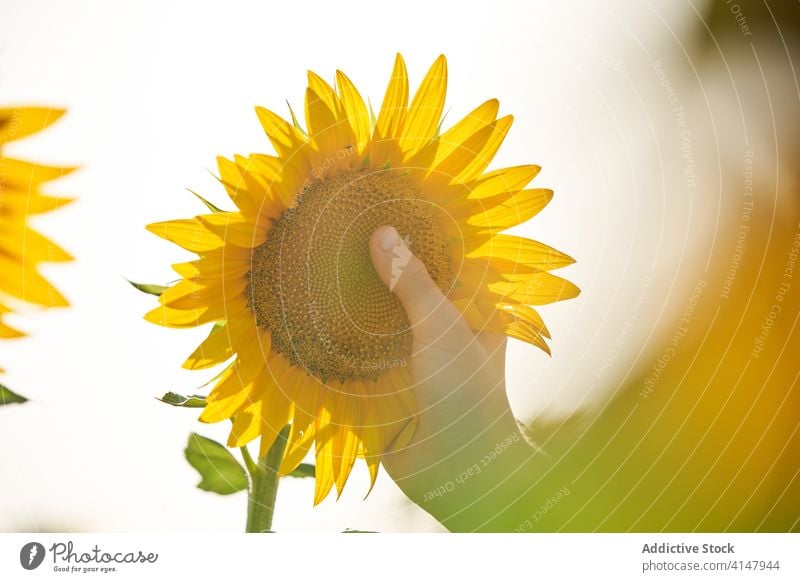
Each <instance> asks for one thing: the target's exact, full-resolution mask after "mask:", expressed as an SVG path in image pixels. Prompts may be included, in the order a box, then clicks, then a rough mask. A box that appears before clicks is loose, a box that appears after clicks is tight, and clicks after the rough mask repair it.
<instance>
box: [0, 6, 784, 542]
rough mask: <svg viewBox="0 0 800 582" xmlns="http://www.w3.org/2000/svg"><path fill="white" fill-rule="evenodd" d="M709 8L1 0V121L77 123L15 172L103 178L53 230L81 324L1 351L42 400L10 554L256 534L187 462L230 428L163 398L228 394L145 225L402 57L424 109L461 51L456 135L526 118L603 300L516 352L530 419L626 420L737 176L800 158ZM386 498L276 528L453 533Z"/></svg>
mask: <svg viewBox="0 0 800 582" xmlns="http://www.w3.org/2000/svg"><path fill="white" fill-rule="evenodd" d="M706 8H707V3H706V2H703V1H696V2H681V3H676V2H638V1H634V0H631V1H627V2H622V1H619V0H615V1H611V2H609V1H605V2H584V1H578V0H571V1H567V2H559V3H553V2H545V1H540V2H529V1H516V2H514V1H500V2H491V3H490V2H486V1H484V2H459V3H457V4H456V3H434V2H429V1H428V2H422V1H416V0H415V1H408V2H404V3H401V4H397V3H395V4H392V5H391V7H389V6H387V7H383V6H381V5H380V4H378V3H374V2H356V1H351V0H339V1H337V2H333V3H327V2H316V3H313V2H312V3H291V2H284V3H266V2H225V3H217V4H216V5H211V3H197V2H182V3H177V2H176V3H166V2H125V3H110V2H104V1H102V0H82V1H76V2H58V1H56V0H48V1H37V2H31V1H28V0H0V18H2V21H3V22H4V25H3V29H4V32H3V36H2V37H0V105H13V104H43V105H52V106H57V107H65V108H67V109H68V113H67V115H66V116H65V117H64V118H63V119H62V120H61V121H59V122H58V124H56V125H55V126H53V127H52V128H50V129H48V130H47V131H46V132H44V133H42V134H40V135H37V136H34V137H32V138H30V139H27V140H25V141H24V142H20V143H18V144H17V143H15V144H12V145H11V147H9V148H8V149H7V151H6V153H7V154H8V155H11V156H16V157H24V158H28V159H32V160H36V161H41V162H50V163H60V164H70V165H72V164H76V165H80V166H81V170H80V171H79V172H77V173H76V174H74V175H73V176H70V177H68V178H65V179H63V180H60V181H59V182H58V183H55V184H53V186H52V191H53V192H61V193H68V194H70V195H74V196H75V197H76V198H77V201H76V202H75V203H74V204H72V205H70V206H68V207H66V208H64V209H62V210H60V211H58V212H56V213H53V214H51V215H46V216H42V217H37V218H36V219H35V223H34V224H35V225H36V226H37V227H38V228H40V229H41V230H42V231H43V232H44V233H46V234H47V235H49V236H51V237H52V238H53V239H54V240H56V241H58V242H59V243H60V244H61V245H62V246H63V247H65V248H66V249H67V250H68V251H70V252H71V253H72V254H74V256H75V257H76V259H77V260H76V261H75V262H74V263H68V264H59V265H54V266H51V265H48V266H46V267H45V272H46V274H47V276H48V277H49V278H51V280H52V281H53V282H54V283H55V284H56V285H57V287H58V288H59V289H60V290H62V291H63V293H64V294H65V296H67V297H68V298H69V300H70V301H71V303H72V306H71V307H70V308H69V309H66V310H60V311H53V312H47V313H32V312H30V311H28V312H26V313H23V314H22V316H18V317H17V318H16V319H15V321H16V322H17V324H18V325H19V326H20V327H21V328H22V329H25V330H28V331H30V337H29V338H27V339H25V340H20V341H16V342H5V343H4V344H3V345H2V346H0V362H2V364H3V366H4V367H5V368H6V369H7V375H6V376H5V382H6V383H7V384H8V385H9V386H11V387H13V388H14V389H15V390H18V391H19V392H21V393H23V394H25V395H26V396H28V397H29V398H31V402H30V403H28V404H26V405H24V406H14V407H7V409H2V410H0V442H2V443H4V444H3V448H2V453H0V455H1V456H0V476H1V477H0V483H2V485H0V487H1V488H2V489H1V491H2V494H0V530H8V531H15V530H20V529H30V530H48V529H55V530H64V529H67V530H147V531H149V530H168V531H176V530H196V529H208V530H230V531H241V530H242V528H243V524H244V512H245V503H246V499H245V494H243V493H240V494H237V495H234V496H230V497H227V498H222V497H219V496H216V495H212V494H209V493H204V492H202V491H199V490H197V489H195V484H196V482H197V481H198V477H197V475H196V474H195V473H194V471H193V470H192V469H191V468H190V467H189V466H188V464H187V463H186V462H185V461H184V459H183V455H182V451H183V448H184V446H185V443H186V439H187V435H188V433H189V432H190V431H192V430H197V431H198V432H201V433H202V434H205V435H208V436H212V437H216V438H219V439H224V435H225V433H226V431H227V426H213V427H209V426H205V425H200V424H199V423H196V421H195V418H196V411H192V410H180V409H174V408H171V407H169V406H167V405H163V404H160V403H159V402H157V401H156V400H155V398H154V397H155V396H158V395H160V394H162V393H164V392H166V391H168V390H174V391H176V392H181V393H192V392H195V391H196V390H197V387H199V386H200V385H201V384H203V383H204V382H205V381H206V380H207V379H208V378H209V377H210V376H211V374H203V373H200V372H187V371H183V370H181V368H180V364H181V362H182V361H183V359H184V358H185V357H186V355H188V354H189V353H190V352H191V351H192V350H193V349H194V347H195V346H196V344H197V343H198V342H199V341H200V340H201V338H202V337H204V335H205V334H206V333H207V330H205V329H196V330H186V331H177V330H166V329H164V328H159V327H157V326H154V325H151V324H148V323H147V322H145V321H144V320H143V319H142V315H143V313H144V312H146V311H147V310H149V309H150V308H151V306H152V305H154V299H153V298H152V297H148V296H144V295H142V294H140V293H138V292H136V291H135V290H133V289H132V288H131V287H130V286H129V285H128V284H127V283H126V282H125V278H126V277H127V278H129V279H132V280H136V281H144V282H153V283H166V282H168V281H171V280H173V279H174V273H173V272H172V271H171V270H170V269H169V264H170V263H173V262H176V261H180V260H186V259H187V255H186V254H185V253H183V252H182V251H181V250H180V249H178V248H177V247H176V246H174V245H170V244H168V243H166V242H164V241H162V240H160V239H157V238H156V237H154V236H152V235H150V234H148V233H147V232H146V231H145V230H144V225H145V224H147V223H149V222H154V221H159V220H165V219H170V218H179V217H186V216H190V215H193V214H196V213H198V212H202V211H203V208H202V206H200V205H199V202H198V201H197V200H196V199H195V198H194V197H193V196H191V194H189V193H188V192H186V190H185V188H186V187H189V188H192V189H193V190H196V191H198V192H201V193H202V194H204V195H205V196H206V197H207V198H209V199H210V200H211V201H213V202H215V203H218V204H220V205H224V204H226V200H225V194H224V192H223V189H222V187H221V186H220V185H219V184H218V183H217V182H216V181H215V180H214V178H213V177H212V176H211V175H210V174H209V172H208V170H211V171H213V170H214V166H215V156H216V155H218V154H223V155H232V154H233V153H251V152H258V151H264V152H266V151H270V146H269V143H268V141H267V139H266V137H265V136H264V135H263V133H262V131H261V128H260V126H259V124H258V121H257V119H256V116H255V113H254V111H253V107H254V106H255V105H264V106H266V107H268V108H270V109H273V110H275V111H277V112H279V113H284V114H288V111H287V108H286V105H285V100H286V99H288V100H289V101H290V102H292V103H293V105H295V109H296V110H302V105H301V104H302V96H303V92H304V88H305V71H306V70H307V69H312V70H314V71H315V72H317V73H319V74H321V75H322V76H323V77H325V78H327V79H332V77H333V74H334V71H335V70H336V69H337V68H341V69H342V70H344V71H345V72H346V73H347V74H348V75H349V76H350V78H351V79H353V81H354V82H355V83H356V85H357V86H358V87H359V89H360V90H361V92H362V94H363V95H364V96H365V97H366V96H369V97H370V99H371V101H372V103H373V104H374V105H375V106H378V105H379V104H380V101H381V99H382V97H383V92H384V90H385V86H386V82H387V79H388V76H389V73H390V71H391V66H392V61H393V57H394V54H395V53H396V52H397V51H400V52H402V53H403V55H404V56H405V58H406V61H407V64H408V68H409V75H410V77H411V84H412V90H414V87H415V86H416V84H417V83H418V82H419V81H420V80H421V78H422V76H423V75H424V73H425V72H426V71H427V68H428V67H429V66H430V64H431V63H432V62H433V60H434V59H435V58H436V57H437V56H438V55H439V54H440V53H442V52H444V53H445V54H446V55H447V57H448V66H449V76H450V82H449V91H448V100H447V107H448V110H449V113H448V117H447V119H448V120H450V122H451V123H452V121H453V120H456V119H458V118H460V116H462V115H463V114H465V113H467V112H468V111H470V110H471V109H472V108H473V107H474V106H476V105H477V104H479V103H481V102H482V101H484V100H485V99H487V98H490V97H498V98H499V99H500V102H501V111H502V112H503V113H513V114H514V116H515V124H514V128H513V129H512V131H511V133H510V134H509V136H508V138H507V139H506V142H505V144H504V146H503V148H502V149H501V151H500V154H499V156H498V158H497V160H496V162H495V167H500V166H506V165H513V164H520V163H536V164H539V165H541V166H542V167H543V171H542V172H541V174H540V175H539V176H538V177H537V178H536V180H535V182H534V185H536V186H541V187H548V188H552V189H554V190H555V198H554V199H553V202H552V203H551V204H550V205H549V207H548V208H546V209H545V210H544V211H543V212H542V213H541V214H540V215H539V216H537V217H536V218H535V219H534V220H532V221H531V222H530V223H528V224H526V225H524V226H522V227H520V228H518V229H517V230H518V231H519V232H521V233H524V234H526V235H527V236H531V237H533V238H536V239H537V240H541V241H543V242H545V243H547V244H550V245H552V246H554V247H556V248H558V249H560V250H563V251H565V252H567V253H569V254H571V255H572V256H574V257H575V258H576V259H577V260H578V262H577V263H576V264H575V265H574V266H571V267H569V268H568V269H565V270H563V271H562V272H561V273H560V274H562V275H563V276H565V277H567V278H569V279H571V280H573V281H575V282H576V283H577V284H578V286H579V287H581V289H582V290H583V293H582V295H581V296H580V297H579V298H578V299H576V300H572V301H568V302H563V303H560V304H556V305H552V306H546V307H544V308H542V309H541V313H542V314H543V316H544V318H545V320H546V321H547V323H548V325H549V327H550V330H551V332H552V334H553V338H554V339H553V342H552V348H553V357H552V358H548V357H547V356H546V355H544V354H543V353H541V352H540V351H537V350H535V349H534V348H532V347H530V346H527V345H522V344H518V343H516V342H512V344H513V345H512V346H511V349H510V350H509V359H508V385H509V391H510V393H511V398H512V404H513V405H514V408H515V411H516V413H517V415H518V416H520V417H521V418H525V419H528V420H530V419H531V418H533V417H534V416H535V415H537V414H542V413H544V414H559V413H564V412H565V411H569V410H572V409H574V408H575V407H579V406H588V405H590V404H592V403H597V402H602V401H603V400H604V399H605V398H607V397H608V396H609V394H610V393H611V392H612V391H613V390H614V388H615V387H616V386H618V385H619V383H620V381H621V380H622V379H623V378H625V377H626V375H627V374H629V373H630V372H631V371H632V370H634V369H636V366H637V362H639V361H640V360H641V358H642V355H643V354H645V353H647V348H648V345H649V344H650V343H652V342H651V340H652V339H653V337H655V336H656V335H657V334H658V333H659V330H660V329H661V325H660V324H661V323H662V322H663V321H664V320H665V318H668V317H669V316H670V315H671V314H673V313H674V312H675V311H676V310H682V309H683V306H684V304H685V300H686V297H687V293H688V290H689V289H690V288H691V287H692V286H693V285H694V283H695V282H696V280H697V277H698V275H697V273H702V270H703V268H704V266H703V265H704V264H705V262H706V261H707V259H708V257H710V256H711V253H712V252H715V251H718V249H715V247H714V245H715V240H716V237H715V235H716V233H717V231H718V229H719V228H720V225H723V224H725V223H726V222H727V221H728V220H730V216H731V213H733V214H737V213H738V212H739V211H740V204H739V202H735V203H733V204H731V203H729V202H727V201H726V200H725V198H724V196H723V185H724V179H723V174H725V175H728V174H729V173H732V174H733V175H738V174H737V172H739V171H740V169H741V167H742V165H743V163H744V162H743V160H742V152H743V151H745V150H746V149H747V147H748V145H749V144H753V143H755V144H757V145H759V147H760V149H759V154H760V155H762V156H765V157H768V156H770V155H773V156H774V157H775V160H777V159H778V154H777V150H776V148H777V142H776V144H775V146H774V148H773V146H772V145H771V142H770V140H771V139H772V138H771V134H770V132H771V131H773V130H774V129H775V128H773V127H771V126H768V127H766V129H765V127H764V124H763V123H760V122H762V121H763V120H762V119H761V118H760V117H759V115H760V113H755V112H761V111H762V107H760V106H759V104H762V105H763V104H764V103H766V101H763V99H765V87H766V86H767V80H766V77H765V78H764V81H763V83H762V82H761V80H759V79H756V83H755V86H754V85H753V83H751V81H752V80H753V79H752V78H750V77H747V76H737V70H738V69H737V66H736V63H737V62H740V61H741V60H742V59H744V60H748V62H749V61H751V60H752V59H753V53H752V52H750V49H749V48H748V46H747V44H746V43H747V40H746V39H745V38H744V37H740V38H739V40H741V41H742V42H741V43H740V45H741V49H731V50H730V51H729V52H727V53H719V54H722V55H723V59H722V60H723V61H724V62H725V67H718V68H715V69H714V70H713V71H709V70H708V69H704V63H703V62H702V61H699V60H698V57H697V56H696V55H697V47H696V44H697V42H698V40H697V38H696V36H695V35H696V31H697V30H698V29H702V28H703V26H704V24H703V18H702V17H703V15H704V13H705V12H704V11H705V10H706ZM731 19H732V20H731V27H733V28H734V29H735V23H734V22H733V17H732V16H731ZM738 32H739V31H737V30H734V31H733V33H732V34H736V33H738ZM714 50H718V48H717V49H714ZM726 56H727V59H725V58H724V57H726ZM717 59H718V60H719V55H718V56H717ZM657 61H660V63H661V65H660V66H658V67H657V66H654V63H655V62H657ZM763 61H764V62H763V63H762V64H763V65H764V67H765V69H769V64H770V62H771V61H770V59H769V57H766V58H763ZM726 67H727V71H726ZM659 70H660V71H663V75H665V77H664V76H662V77H659V74H658V71H659ZM764 74H765V75H767V76H769V71H768V70H767V72H766V73H764ZM664 78H666V79H667V83H668V84H669V87H671V89H672V91H673V92H674V95H676V96H677V99H678V101H677V103H675V102H673V103H670V100H669V96H668V94H667V91H666V90H665V89H666V87H665V83H664ZM770 82H774V83H781V82H785V83H792V82H793V81H792V79H791V78H788V77H787V78H786V79H784V80H783V81H781V80H780V79H779V78H775V79H771V80H770ZM742 86H745V87H747V89H746V90H744V91H743V90H742ZM748 92H749V94H748ZM743 102H744V105H743V104H742V103H743ZM737 103H738V106H737ZM676 106H682V107H683V108H684V111H685V112H686V116H687V117H686V119H687V123H688V127H689V129H690V150H689V154H688V156H687V153H686V152H687V150H686V149H685V147H684V149H683V150H682V149H681V146H682V145H684V146H685V143H683V144H682V136H681V129H680V128H679V127H678V125H677V123H676V116H675V107H676ZM775 107H780V103H777V104H775ZM763 111H767V109H766V108H765V107H764V108H763ZM770 148H772V149H770ZM770 152H771V153H770ZM726 160H732V161H726ZM761 161H762V162H763V161H764V160H763V158H762V160H761ZM726 164H728V166H729V168H732V171H731V172H724V171H723V169H724V167H725V166H726ZM690 166H691V167H692V168H693V169H691V170H690V169H689V168H690ZM687 171H689V172H693V173H694V175H695V176H696V183H695V184H694V185H692V182H691V180H689V179H688V178H687V173H686V172H687ZM737 179H738V178H737ZM734 186H735V187H736V188H738V187H739V182H735V184H734ZM767 195H769V193H767ZM228 205H230V204H229V203H228ZM626 322H630V325H629V324H628V323H626ZM366 490H367V476H366V471H365V470H364V467H363V466H361V465H359V467H358V469H357V470H356V471H355V472H354V476H353V477H352V478H351V482H350V483H349V484H348V487H347V488H346V490H345V493H344V495H343V496H342V499H340V500H339V501H338V502H337V501H335V500H334V497H333V496H331V498H329V499H328V500H327V501H326V502H324V503H323V504H322V505H321V506H320V507H318V508H312V506H311V504H312V491H313V483H312V481H311V480H288V479H287V480H284V481H283V482H282V485H281V492H280V499H279V505H278V511H277V514H276V521H275V528H276V529H277V530H284V531H285V530H291V529H299V530H308V529H322V530H329V531H341V530H343V529H345V528H354V529H364V530H379V531H394V530H414V531H420V530H424V531H436V530H438V529H439V526H438V524H436V522H435V521H433V520H432V519H431V518H430V517H428V516H427V515H426V514H424V513H423V512H422V511H420V510H418V509H416V508H415V507H414V506H412V505H411V504H410V503H409V502H407V501H406V500H405V499H404V497H403V496H402V494H401V493H400V492H399V490H398V489H397V488H396V487H395V486H394V484H393V483H392V482H391V481H390V480H389V479H388V478H386V476H385V475H382V476H381V479H380V480H379V484H378V485H377V487H376V488H375V490H374V492H373V493H372V494H371V495H370V497H369V498H368V499H367V500H366V501H362V497H363V495H364V493H365V492H366Z"/></svg>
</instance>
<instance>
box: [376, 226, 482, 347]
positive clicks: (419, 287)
mask: <svg viewBox="0 0 800 582" xmlns="http://www.w3.org/2000/svg"><path fill="white" fill-rule="evenodd" d="M369 252H370V256H371V257H372V264H373V266H374V267H375V270H376V271H377V272H378V276H379V277H380V279H381V281H383V283H384V285H386V286H387V287H388V288H389V290H390V291H391V292H392V293H394V294H395V296H396V297H397V298H398V299H399V300H400V303H401V304H402V305H403V308H404V309H405V311H406V315H407V316H408V320H409V322H410V323H411V328H412V332H413V333H414V338H415V339H417V340H422V341H424V342H425V343H429V342H432V341H435V340H436V339H437V338H441V337H442V336H443V335H448V336H449V335H452V334H453V333H458V334H464V335H462V337H463V338H468V337H470V336H471V335H472V331H471V330H470V329H469V326H467V324H466V322H465V321H464V319H463V318H462V317H461V313H460V312H459V311H458V309H456V308H455V306H454V305H453V304H452V303H450V301H448V300H447V298H446V297H445V296H444V294H443V293H442V291H441V290H440V289H439V287H438V286H437V285H436V283H435V282H434V281H433V279H431V276H430V275H429V274H428V270H427V269H426V268H425V265H424V264H423V262H422V261H420V260H419V259H418V258H417V257H416V256H414V253H412V252H411V249H409V248H408V245H407V244H406V242H405V241H404V240H403V239H402V238H401V237H400V233H398V232H397V229H395V228H394V227H392V226H381V227H379V228H377V229H376V230H375V232H373V233H372V237H371V238H370V241H369Z"/></svg>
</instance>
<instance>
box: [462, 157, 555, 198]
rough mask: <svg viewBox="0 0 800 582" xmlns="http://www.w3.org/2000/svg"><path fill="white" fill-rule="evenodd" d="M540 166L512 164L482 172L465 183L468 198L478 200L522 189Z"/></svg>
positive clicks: (537, 171)
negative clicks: (478, 177) (473, 179)
mask: <svg viewBox="0 0 800 582" xmlns="http://www.w3.org/2000/svg"><path fill="white" fill-rule="evenodd" d="M540 170H541V168H540V167H539V166H535V165H526V166H514V167H511V168H503V169H502V170H495V171H494V172H489V173H488V174H484V175H483V176H482V177H481V178H480V179H479V180H475V181H474V182H470V183H469V184H467V187H468V188H469V198H470V199H473V200H480V199H482V198H490V197H493V196H498V195H500V194H505V193H506V192H516V191H518V190H522V189H523V188H524V187H525V186H527V185H528V183H529V182H530V181H531V180H533V179H534V178H535V177H536V175H537V174H538V173H539V171H540Z"/></svg>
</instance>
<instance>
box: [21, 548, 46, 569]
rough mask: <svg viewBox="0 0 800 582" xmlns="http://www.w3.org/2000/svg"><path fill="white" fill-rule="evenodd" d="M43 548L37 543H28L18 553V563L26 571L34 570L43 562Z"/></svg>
mask: <svg viewBox="0 0 800 582" xmlns="http://www.w3.org/2000/svg"><path fill="white" fill-rule="evenodd" d="M44 555H45V551H44V546H43V545H42V544H40V543H39V542H28V543H27V544H25V545H24V546H22V549H21V550H20V551H19V563H20V564H22V567H23V568H25V569H26V570H35V569H36V568H38V567H39V566H41V565H42V562H43V561H44Z"/></svg>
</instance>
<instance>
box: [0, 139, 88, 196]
mask: <svg viewBox="0 0 800 582" xmlns="http://www.w3.org/2000/svg"><path fill="white" fill-rule="evenodd" d="M0 131H1V130H0ZM76 169H77V168H75V167H60V166H47V165H44V164H36V163H32V162H26V161H23V160H15V159H12V158H0V173H3V174H5V175H4V176H3V177H4V178H5V180H6V183H7V184H8V183H12V184H16V185H17V186H18V187H19V188H20V189H22V190H23V191H25V192H29V191H30V190H31V189H32V188H36V187H37V186H39V185H41V184H42V183H44V182H49V181H50V180H55V179H56V178H60V177H62V176H66V175H67V174H71V173H72V172H74V171H75V170H76Z"/></svg>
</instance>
